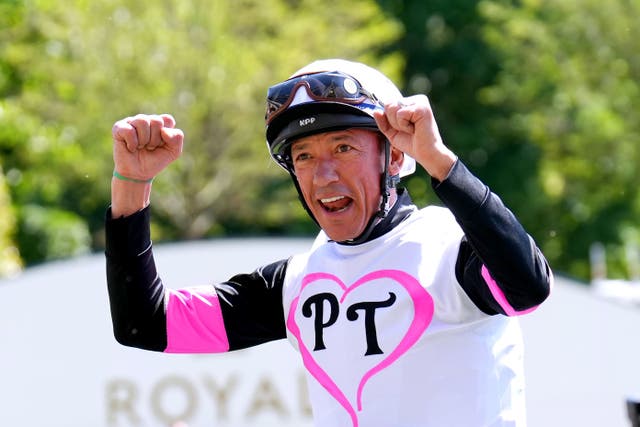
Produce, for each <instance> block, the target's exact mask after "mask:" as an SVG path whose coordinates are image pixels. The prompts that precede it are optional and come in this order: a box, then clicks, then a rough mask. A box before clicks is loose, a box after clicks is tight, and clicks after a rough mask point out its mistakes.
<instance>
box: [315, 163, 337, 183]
mask: <svg viewBox="0 0 640 427" xmlns="http://www.w3.org/2000/svg"><path fill="white" fill-rule="evenodd" d="M338 177H339V175H338V169H337V165H336V164H335V162H334V161H333V160H330V159H322V160H320V161H318V162H317V164H316V168H315V171H314V174H313V183H314V185H316V186H318V187H323V186H326V185H329V184H331V183H332V182H335V181H337V180H338Z"/></svg>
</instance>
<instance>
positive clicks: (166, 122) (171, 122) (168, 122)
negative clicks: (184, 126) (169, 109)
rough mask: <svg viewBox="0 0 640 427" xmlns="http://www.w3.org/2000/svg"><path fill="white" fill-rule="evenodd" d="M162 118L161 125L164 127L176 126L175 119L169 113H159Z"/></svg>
mask: <svg viewBox="0 0 640 427" xmlns="http://www.w3.org/2000/svg"><path fill="white" fill-rule="evenodd" d="M160 117H161V118H162V122H163V126H164V127H166V128H173V127H176V119H174V118H173V116H172V115H171V114H160Z"/></svg>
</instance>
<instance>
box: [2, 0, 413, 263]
mask: <svg viewBox="0 0 640 427" xmlns="http://www.w3.org/2000/svg"><path fill="white" fill-rule="evenodd" d="M12 4H13V5H15V8H14V9H13V11H14V12H15V16H16V19H14V20H12V21H11V26H7V27H6V28H7V30H6V31H4V30H3V33H2V39H3V41H5V40H6V41H7V43H6V44H3V46H5V47H4V48H3V49H0V64H5V65H6V66H5V67H4V68H3V69H4V70H5V72H3V73H2V74H3V75H4V76H9V77H5V81H6V79H9V80H10V82H11V84H10V85H9V86H10V89H5V90H4V92H3V93H2V96H3V97H4V98H5V99H4V104H5V106H6V109H7V110H8V111H11V112H12V113H11V114H10V115H7V116H5V118H4V119H3V121H2V125H3V126H4V129H6V130H7V131H6V132H2V133H0V147H2V152H3V162H4V165H5V170H6V171H7V174H8V175H10V176H11V177H12V179H11V180H9V188H10V190H11V194H12V200H13V203H14V204H15V206H16V207H17V208H18V209H17V210H18V212H20V213H19V217H20V218H21V220H20V221H19V228H20V229H21V230H25V229H26V227H27V225H29V226H32V227H35V228H39V227H44V228H45V229H49V230H51V229H52V227H53V225H54V224H53V221H54V219H55V220H56V221H63V222H64V223H66V224H67V226H68V227H69V229H68V233H69V234H73V235H75V236H76V239H75V240H74V241H75V242H76V243H77V244H78V245H79V247H78V248H80V249H82V247H83V243H82V242H83V241H84V238H83V237H82V234H83V233H82V232H81V231H79V230H80V229H79V228H77V226H78V225H79V224H78V223H77V222H76V220H80V221H81V222H82V223H83V224H85V227H86V231H85V232H86V233H90V236H91V239H92V243H91V247H92V248H94V249H97V248H100V247H101V246H102V243H101V239H102V234H103V233H102V223H103V218H104V209H105V208H106V206H107V204H108V200H109V177H110V176H111V170H112V167H113V163H112V160H111V138H110V134H111V132H110V130H111V125H112V124H113V122H114V121H115V120H117V119H119V118H121V117H123V116H126V115H131V114H135V113H138V112H148V113H150V112H171V113H173V114H174V116H175V117H176V119H177V122H178V125H179V126H180V127H182V128H183V129H184V131H185V134H186V146H185V152H184V155H183V157H182V158H181V160H180V161H179V162H177V163H176V164H174V165H172V166H171V167H170V168H169V169H168V170H167V171H165V173H163V174H162V175H161V176H160V177H158V178H157V179H156V180H155V181H154V196H153V209H154V223H153V227H154V236H155V237H156V240H162V239H168V238H173V239H178V238H198V237H204V236H211V235H215V234H222V233H227V232H233V231H237V230H240V229H247V230H250V231H254V232H255V231H256V230H263V231H264V230H267V231H269V230H271V231H279V232H281V231H287V232H300V231H309V230H311V229H312V226H311V224H312V223H311V222H310V221H309V220H308V219H307V218H306V216H305V213H304V211H303V210H302V209H301V208H300V207H299V204H298V203H297V201H296V197H297V196H296V193H295V191H294V190H293V189H292V188H291V186H290V185H289V183H288V179H289V178H288V175H287V174H286V173H284V172H282V171H280V170H279V169H278V167H277V166H275V165H274V164H272V163H271V162H270V161H269V159H268V156H267V154H266V151H265V143H264V142H263V141H264V129H263V115H264V111H263V108H264V95H265V94H266V88H267V87H268V86H269V85H270V84H272V83H274V82H276V81H280V80H283V79H284V78H286V77H287V76H288V74H289V73H291V72H292V71H293V70H294V69H295V68H297V67H299V66H302V65H303V64H305V63H306V62H308V61H310V60H312V59H315V58H317V57H329V56H343V57H348V58H351V59H356V60H365V61H368V62H371V63H373V65H379V66H380V67H381V68H382V69H383V70H384V71H385V72H387V73H388V74H390V75H391V76H394V77H397V76H398V71H399V69H400V66H401V58H400V57H399V56H398V55H395V54H385V55H380V54H379V51H380V50H379V48H380V47H382V48H384V47H385V46H386V45H388V44H389V43H390V42H392V41H393V40H394V39H395V38H397V37H398V36H399V35H400V31H401V27H400V26H399V25H398V23H397V22H395V21H393V20H389V19H387V18H386V17H385V16H384V15H383V14H382V13H381V11H380V10H379V8H378V7H377V6H376V4H375V2H373V1H365V0H360V1H358V2H357V6H358V7H354V3H353V2H350V1H346V0H343V1H337V2H333V3H332V5H331V7H330V8H328V7H327V6H326V3H325V2H323V1H319V0H303V1H286V0H264V1H257V0H243V1H235V2H232V1H217V2H209V1H204V0H196V1H186V0H165V1H162V2H151V1H149V0H145V1H140V2H126V1H124V0H112V1H106V2H86V1H83V0H73V1H70V2H65V3H59V2H53V1H47V0H39V1H34V2H25V3H23V2H20V1H16V2H14V3H12ZM240 10H241V11H242V13H238V11H240ZM6 70H9V71H8V72H7V71H6ZM9 130H11V131H9ZM27 207H28V209H27ZM36 207H40V208H42V207H44V208H47V209H51V211H50V213H51V215H55V218H53V217H51V218H50V219H48V220H47V219H44V220H40V219H39V218H41V214H42V211H41V210H39V209H37V208H36ZM67 213H69V214H71V216H69V215H66V214H67ZM57 214H60V215H57ZM18 235H19V236H20V237H19V239H20V240H19V244H20V247H21V250H22V249H23V248H24V247H26V246H27V245H28V244H29V241H33V240H34V239H33V236H31V237H28V236H26V235H24V234H22V233H19V234H18ZM52 238H53V239H54V240H56V239H58V238H60V237H59V236H58V237H52ZM63 246H64V245H63ZM78 248H75V249H78ZM51 250H58V249H51ZM23 252H24V251H23ZM31 253H33V254H34V255H33V256H34V257H35V258H34V259H29V262H35V261H37V260H41V259H46V258H47V255H44V254H42V253H38V252H37V251H32V252H31ZM74 253H75V252H74ZM58 255H60V254H58ZM65 255H69V253H68V252H66V253H65Z"/></svg>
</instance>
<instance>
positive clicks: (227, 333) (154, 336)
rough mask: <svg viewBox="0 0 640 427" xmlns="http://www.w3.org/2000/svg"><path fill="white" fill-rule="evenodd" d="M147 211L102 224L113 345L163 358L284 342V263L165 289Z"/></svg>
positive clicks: (148, 208) (108, 217)
mask: <svg viewBox="0 0 640 427" xmlns="http://www.w3.org/2000/svg"><path fill="white" fill-rule="evenodd" d="M149 220H150V207H147V208H145V209H143V210H142V211H139V212H136V213H135V214H132V215H130V216H127V217H124V218H117V219H113V218H111V215H110V212H107V220H106V239H107V248H106V258H107V284H108V291H109V303H110V307H111V318H112V322H113V330H114V335H115V337H116V340H117V341H118V342H119V343H121V344H123V345H127V346H132V347H138V348H143V349H147V350H154V351H162V352H168V353H205V352H206V353H218V352H224V351H230V350H236V349H240V348H245V347H249V346H252V345H257V344H260V343H264V342H267V341H271V340H275V339H280V338H284V337H285V335H286V331H285V326H284V314H283V308H282V284H283V280H284V274H285V272H286V266H287V261H286V260H281V261H278V262H276V263H273V264H270V265H267V266H264V267H261V268H260V269H258V270H256V271H255V272H253V273H251V274H240V275H236V276H234V277H232V278H231V279H230V280H228V281H227V282H224V283H221V284H219V285H216V286H204V287H197V288H184V289H179V290H173V289H169V288H167V287H166V286H165V285H164V284H163V283H162V280H161V279H160V277H159V276H158V273H157V270H156V266H155V262H154V258H153V250H152V246H151V240H150V235H149Z"/></svg>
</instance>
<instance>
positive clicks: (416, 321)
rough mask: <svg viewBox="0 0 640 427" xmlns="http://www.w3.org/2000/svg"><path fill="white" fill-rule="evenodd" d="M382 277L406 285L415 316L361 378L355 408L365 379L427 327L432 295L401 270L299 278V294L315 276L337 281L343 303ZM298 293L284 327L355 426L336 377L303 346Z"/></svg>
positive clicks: (317, 274)
mask: <svg viewBox="0 0 640 427" xmlns="http://www.w3.org/2000/svg"><path fill="white" fill-rule="evenodd" d="M381 278H389V279H392V280H394V281H396V282H397V283H399V284H400V285H402V287H404V288H405V289H406V291H407V293H408V294H409V296H410V297H411V299H412V301H413V306H414V317H413V320H412V322H411V325H409V328H408V329H407V332H406V333H405V335H404V337H403V338H402V340H401V341H400V343H399V344H398V345H397V346H396V348H395V349H394V350H393V351H392V352H391V353H390V354H389V355H388V356H387V357H386V358H384V359H383V360H382V361H381V362H380V363H378V364H377V365H376V366H374V367H373V368H371V369H370V370H369V371H367V372H366V373H365V374H364V375H363V377H362V379H361V380H360V383H359V384H358V392H357V396H356V400H357V405H358V411H362V393H363V390H364V386H365V384H366V383H367V381H368V380H369V379H370V378H371V377H373V376H374V375H375V374H377V373H378V372H380V371H381V370H383V369H385V368H387V367H388V366H389V365H391V364H392V363H393V362H395V361H396V360H397V359H398V358H399V357H400V356H402V355H403V354H404V353H405V352H407V350H409V349H410V348H411V346H412V345H413V344H415V342H416V341H417V340H418V339H419V338H420V336H421V335H422V333H423V332H424V330H425V329H427V327H428V326H429V324H430V323H431V320H432V318H433V298H431V295H430V294H429V292H427V290H426V289H425V288H423V287H422V285H421V284H420V282H419V281H418V280H417V279H416V278H415V277H413V276H411V275H410V274H407V273H405V272H404V271H400V270H379V271H374V272H371V273H368V274H366V275H364V276H362V277H361V278H360V279H358V280H357V281H356V282H355V283H353V284H352V285H351V286H347V285H345V284H344V282H342V280H340V279H339V278H338V277H337V276H335V275H333V274H329V273H312V274H308V275H307V276H305V277H304V278H303V279H302V285H301V287H300V292H299V294H300V293H302V291H303V290H304V288H305V287H306V286H308V285H309V284H310V283H312V282H315V281H317V280H323V279H324V280H331V281H333V282H335V283H337V284H338V285H339V286H340V287H341V288H342V289H343V290H344V294H343V295H342V297H341V298H340V303H342V302H344V299H345V298H346V297H347V295H348V294H349V293H350V292H351V291H353V290H354V289H356V288H358V287H359V286H361V285H363V284H365V283H367V282H370V281H372V280H376V279H381ZM299 294H298V296H297V297H296V298H294V299H293V301H292V302H291V307H290V308H289V314H288V316H287V328H288V329H289V330H290V331H291V333H292V334H293V335H294V336H295V337H296V340H297V341H298V347H299V349H300V353H301V356H302V361H303V363H304V365H305V367H306V368H307V370H308V371H309V372H310V373H311V375H313V377H314V378H315V379H316V380H317V381H318V382H319V383H320V385H322V387H324V388H325V389H326V390H327V391H328V392H329V394H331V396H333V398H334V399H336V400H337V401H338V403H340V405H341V406H342V407H343V408H344V409H345V410H346V411H347V412H348V413H349V416H350V417H351V421H352V423H353V426H354V427H357V426H358V416H357V414H356V412H355V410H354V409H353V406H352V405H351V403H350V402H349V400H348V399H347V397H346V396H345V395H344V393H343V391H342V390H341V389H340V387H338V385H337V384H336V383H335V381H333V379H332V378H331V376H329V374H327V372H326V371H325V370H324V369H322V368H321V367H320V365H318V363H317V362H316V361H315V359H314V358H313V356H312V355H311V353H310V352H309V350H308V349H307V347H306V346H305V344H304V342H303V341H302V336H301V334H300V328H299V327H298V325H297V323H296V320H295V312H296V309H297V307H298V301H299V299H300V296H299Z"/></svg>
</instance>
